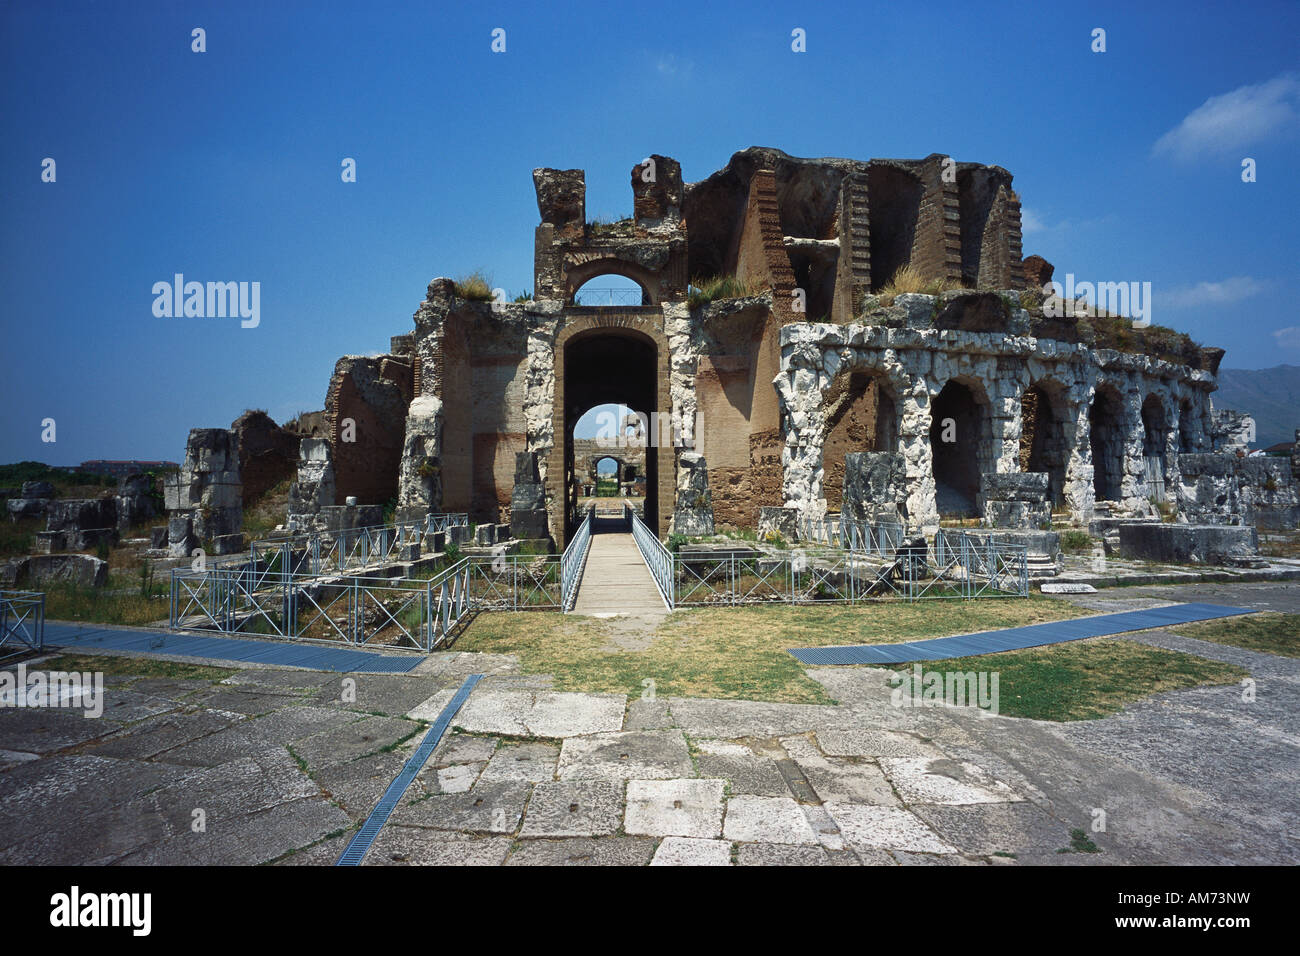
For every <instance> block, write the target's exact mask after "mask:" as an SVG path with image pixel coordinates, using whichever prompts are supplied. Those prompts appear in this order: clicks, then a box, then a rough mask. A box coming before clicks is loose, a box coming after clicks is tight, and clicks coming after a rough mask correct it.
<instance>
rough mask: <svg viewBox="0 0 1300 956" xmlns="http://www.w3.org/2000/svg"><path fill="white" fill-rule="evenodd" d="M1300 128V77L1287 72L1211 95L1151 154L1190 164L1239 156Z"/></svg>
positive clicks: (1164, 137)
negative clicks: (1202, 159)
mask: <svg viewBox="0 0 1300 956" xmlns="http://www.w3.org/2000/svg"><path fill="white" fill-rule="evenodd" d="M1298 124H1300V79H1297V77H1296V76H1294V75H1292V74H1289V73H1287V74H1283V75H1282V76H1279V77H1276V78H1275V79H1272V80H1269V81H1268V82H1267V83H1259V84H1256V85H1254V86H1241V87H1238V88H1237V89H1235V90H1232V91H1231V92H1229V93H1223V94H1221V95H1219V96H1211V97H1210V98H1209V99H1208V100H1206V101H1205V102H1204V103H1202V104H1201V105H1200V106H1198V107H1197V108H1196V109H1194V110H1192V111H1191V112H1190V113H1188V114H1187V115H1186V116H1185V117H1184V118H1183V121H1182V122H1181V123H1179V124H1178V125H1177V126H1175V127H1174V128H1173V129H1171V130H1170V131H1169V132H1167V133H1165V134H1164V135H1163V136H1161V137H1160V138H1159V139H1158V140H1156V142H1155V145H1154V146H1153V147H1152V148H1151V153H1152V155H1157V156H1158V155H1168V156H1171V157H1173V158H1174V159H1177V160H1181V161H1184V162H1186V161H1189V160H1192V159H1196V158H1198V157H1200V156H1204V155H1215V156H1217V155H1225V154H1230V153H1233V152H1240V151H1241V150H1243V149H1245V148H1247V147H1248V146H1250V145H1253V144H1255V143H1259V142H1261V141H1262V140H1265V139H1267V138H1268V137H1270V136H1272V135H1273V134H1274V133H1277V132H1279V131H1286V130H1294V129H1295V128H1296V126H1297V125H1298Z"/></svg>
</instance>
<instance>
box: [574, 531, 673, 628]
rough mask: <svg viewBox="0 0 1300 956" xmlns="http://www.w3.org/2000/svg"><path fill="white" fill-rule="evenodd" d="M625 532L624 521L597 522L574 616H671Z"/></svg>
mask: <svg viewBox="0 0 1300 956" xmlns="http://www.w3.org/2000/svg"><path fill="white" fill-rule="evenodd" d="M626 529H627V523H626V522H625V521H624V520H623V519H622V518H600V517H598V518H596V519H595V523H594V524H593V525H592V535H591V550H590V551H589V552H587V567H586V569H585V570H584V571H583V573H582V581H581V583H580V584H579V585H578V597H577V599H576V600H575V601H574V604H573V613H575V614H590V615H600V616H605V615H610V614H633V615H637V616H656V617H658V616H662V615H665V614H667V613H668V609H667V608H666V607H665V606H664V601H663V598H661V597H660V596H659V589H658V588H656V587H655V582H654V578H652V577H651V576H650V569H649V568H647V567H646V565H645V559H644V558H642V557H641V552H640V550H638V548H637V546H636V542H635V541H634V540H633V539H632V533H631V532H630V531H628V530H626Z"/></svg>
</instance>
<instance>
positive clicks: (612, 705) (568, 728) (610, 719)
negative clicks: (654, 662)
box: [453, 686, 627, 738]
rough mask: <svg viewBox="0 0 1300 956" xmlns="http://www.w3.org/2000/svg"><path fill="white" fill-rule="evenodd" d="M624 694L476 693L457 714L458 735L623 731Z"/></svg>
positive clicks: (547, 735) (550, 735)
mask: <svg viewBox="0 0 1300 956" xmlns="http://www.w3.org/2000/svg"><path fill="white" fill-rule="evenodd" d="M626 702H627V698H626V697H625V696H624V695H622V694H576V693H558V692H555V691H527V690H493V689H491V688H482V687H481V686H480V687H479V688H476V689H475V691H474V693H472V694H470V696H469V700H468V701H466V702H465V706H464V707H462V708H461V709H460V712H459V713H458V714H457V715H456V718H455V720H454V722H453V723H454V725H455V726H456V727H459V728H460V729H461V730H465V731H469V732H471V733H481V734H504V735H506V736H511V737H543V738H556V737H576V736H580V735H582V734H595V733H600V732H602V731H614V730H619V729H621V728H622V726H623V710H624V707H625V705H626Z"/></svg>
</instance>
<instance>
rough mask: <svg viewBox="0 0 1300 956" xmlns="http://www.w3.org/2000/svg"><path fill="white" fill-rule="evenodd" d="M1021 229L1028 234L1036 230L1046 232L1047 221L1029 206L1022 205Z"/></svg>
mask: <svg viewBox="0 0 1300 956" xmlns="http://www.w3.org/2000/svg"><path fill="white" fill-rule="evenodd" d="M1020 231H1021V232H1022V233H1024V234H1025V235H1026V236H1028V235H1031V234H1033V233H1035V232H1046V231H1047V223H1045V222H1043V220H1042V219H1040V218H1039V216H1038V213H1036V212H1035V211H1034V210H1032V209H1030V208H1029V207H1028V206H1021V207H1020Z"/></svg>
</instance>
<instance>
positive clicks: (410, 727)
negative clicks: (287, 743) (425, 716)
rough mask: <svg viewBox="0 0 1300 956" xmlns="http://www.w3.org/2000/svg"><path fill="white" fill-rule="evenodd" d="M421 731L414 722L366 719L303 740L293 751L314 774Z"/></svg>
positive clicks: (383, 718)
mask: <svg viewBox="0 0 1300 956" xmlns="http://www.w3.org/2000/svg"><path fill="white" fill-rule="evenodd" d="M421 727H422V725H421V724H418V723H416V722H415V721H413V720H403V719H401V718H399V717H366V718H364V719H363V720H358V721H354V722H352V723H349V724H346V725H344V726H342V727H335V728H333V729H331V730H326V731H323V732H321V733H318V734H313V735H312V736H310V737H304V738H303V739H302V740H299V741H297V742H296V743H295V744H294V745H293V751H294V753H296V754H297V755H298V756H299V757H301V758H302V759H303V760H305V761H307V766H308V767H310V768H311V769H313V770H315V769H317V768H320V767H329V766H332V765H333V764H336V763H342V762H344V761H345V760H352V759H354V758H356V757H363V756H366V755H367V754H372V753H375V752H376V751H378V750H381V749H383V748H384V747H391V746H393V745H394V744H396V743H397V742H398V741H399V740H402V739H403V738H408V737H410V735H411V734H413V733H416V732H417V731H419V730H420V729H421Z"/></svg>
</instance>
